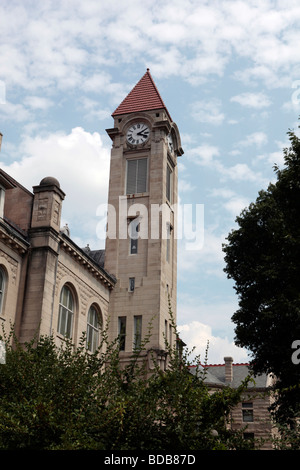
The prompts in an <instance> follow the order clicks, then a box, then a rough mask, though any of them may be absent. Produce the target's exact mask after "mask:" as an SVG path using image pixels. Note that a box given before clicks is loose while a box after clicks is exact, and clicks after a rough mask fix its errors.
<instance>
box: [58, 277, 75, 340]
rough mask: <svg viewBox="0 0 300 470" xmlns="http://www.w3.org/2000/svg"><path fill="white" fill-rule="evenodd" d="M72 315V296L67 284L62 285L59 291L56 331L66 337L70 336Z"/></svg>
mask: <svg viewBox="0 0 300 470" xmlns="http://www.w3.org/2000/svg"><path fill="white" fill-rule="evenodd" d="M73 317H74V298H73V295H72V292H71V290H70V288H69V287H68V286H64V287H63V288H62V290H61V293H60V300H59V314H58V325H57V331H58V333H60V334H61V335H63V336H66V337H68V338H71V337H72V327H73Z"/></svg>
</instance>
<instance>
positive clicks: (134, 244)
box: [130, 218, 140, 255]
mask: <svg viewBox="0 0 300 470" xmlns="http://www.w3.org/2000/svg"><path fill="white" fill-rule="evenodd" d="M139 231H140V224H139V218H136V219H134V220H132V221H131V222H130V254H131V255H136V254H137V252H138V237H139Z"/></svg>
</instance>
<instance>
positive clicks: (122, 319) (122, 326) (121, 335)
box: [118, 317, 126, 351]
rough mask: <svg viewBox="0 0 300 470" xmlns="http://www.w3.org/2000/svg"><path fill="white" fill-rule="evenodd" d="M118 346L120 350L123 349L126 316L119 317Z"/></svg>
mask: <svg viewBox="0 0 300 470" xmlns="http://www.w3.org/2000/svg"><path fill="white" fill-rule="evenodd" d="M118 320H119V325H118V329H119V348H120V351H125V342H126V317H119V319H118Z"/></svg>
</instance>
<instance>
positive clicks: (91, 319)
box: [86, 304, 102, 353]
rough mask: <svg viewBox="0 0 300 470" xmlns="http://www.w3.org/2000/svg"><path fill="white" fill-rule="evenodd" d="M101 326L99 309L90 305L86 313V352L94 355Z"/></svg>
mask: <svg viewBox="0 0 300 470" xmlns="http://www.w3.org/2000/svg"><path fill="white" fill-rule="evenodd" d="M101 326H102V318H101V313H100V309H99V308H98V307H97V306H96V305H95V304H93V305H91V306H90V308H89V311H88V318H87V330H86V347H87V349H88V351H90V352H92V353H94V352H95V351H96V349H97V348H98V347H99V341H100V328H101Z"/></svg>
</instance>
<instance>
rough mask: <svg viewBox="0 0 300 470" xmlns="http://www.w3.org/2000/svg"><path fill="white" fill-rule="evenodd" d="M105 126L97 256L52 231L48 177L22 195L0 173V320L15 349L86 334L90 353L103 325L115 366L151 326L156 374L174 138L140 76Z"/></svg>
mask: <svg viewBox="0 0 300 470" xmlns="http://www.w3.org/2000/svg"><path fill="white" fill-rule="evenodd" d="M112 117H113V121H114V127H113V128H111V129H107V133H108V135H109V136H110V137H111V140H112V150H111V162H110V180H109V194H108V207H109V210H108V228H107V239H106V246H105V250H93V251H91V250H89V249H86V248H84V249H83V248H80V247H78V246H76V244H75V243H74V242H73V241H72V239H71V237H70V234H69V232H68V228H62V227H61V213H62V206H63V200H64V198H65V194H64V192H63V190H62V188H61V187H60V183H59V182H58V181H57V180H56V179H55V178H54V177H45V178H43V179H42V181H41V182H40V184H39V185H36V186H33V191H32V192H30V191H28V190H27V189H25V188H24V187H23V186H22V185H21V184H20V183H19V182H17V181H15V180H14V179H13V178H12V177H11V176H10V175H8V174H6V173H5V172H4V171H2V170H1V171H0V189H1V199H0V210H1V214H0V232H1V235H0V280H1V286H0V288H1V290H0V295H1V304H0V320H1V323H2V324H3V325H4V328H5V329H6V330H8V329H9V328H10V325H11V324H14V325H15V331H16V333H17V336H18V337H19V339H20V341H22V342H23V341H28V340H31V339H32V338H33V336H34V335H37V336H39V335H45V334H46V335H48V334H53V335H54V336H55V338H56V340H57V342H58V343H59V342H60V341H62V340H63V339H64V338H65V337H71V338H72V340H73V341H74V343H75V344H76V343H77V342H78V340H79V338H80V337H81V336H82V333H83V332H86V333H87V338H88V340H89V344H90V346H89V347H90V348H91V349H94V348H95V347H96V345H97V342H98V341H99V335H100V326H101V325H103V326H105V325H106V324H107V321H108V319H109V339H111V340H113V339H115V338H116V337H117V336H120V356H121V359H122V360H124V362H126V361H127V359H128V357H129V356H130V355H131V354H132V351H133V349H134V348H135V347H137V346H139V344H140V342H141V341H142V338H143V337H144V336H145V335H146V333H147V330H148V328H149V326H150V324H151V328H152V329H151V338H150V341H149V344H148V345H147V348H148V350H149V351H152V352H153V351H154V353H155V354H156V356H157V357H158V358H159V360H160V361H161V367H162V368H164V367H165V366H166V352H165V336H167V338H168V341H169V342H170V343H173V342H174V341H175V338H174V331H173V329H172V328H171V322H170V316H169V302H170V305H171V308H172V312H173V316H174V320H175V321H176V295H177V246H176V237H175V236H174V233H175V231H176V221H177V220H176V217H177V215H176V203H177V157H179V156H181V155H182V154H183V150H182V148H181V143H180V135H179V131H178V129H177V126H176V124H175V123H174V122H173V120H172V119H171V117H170V114H169V112H168V110H167V108H166V106H165V104H164V102H163V100H162V98H161V96H160V94H159V92H158V90H157V88H156V85H155V83H154V81H153V79H152V76H151V75H150V72H149V70H148V69H147V72H146V73H145V74H144V75H143V77H142V78H141V79H140V81H139V82H138V83H137V84H136V86H135V87H134V88H133V90H132V91H131V92H130V93H129V94H128V96H127V97H126V98H125V99H124V101H123V102H122V103H121V104H120V106H119V107H118V108H117V109H116V110H115V111H114V113H113V114H112ZM150 362H151V361H150ZM150 362H149V366H151V363H150Z"/></svg>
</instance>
